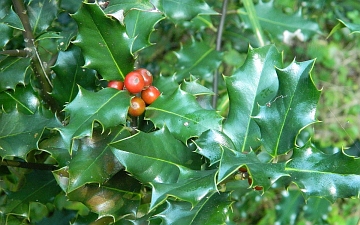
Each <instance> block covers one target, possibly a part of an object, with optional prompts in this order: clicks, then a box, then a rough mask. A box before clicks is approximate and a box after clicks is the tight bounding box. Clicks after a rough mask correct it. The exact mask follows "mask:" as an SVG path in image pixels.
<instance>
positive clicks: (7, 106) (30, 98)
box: [0, 85, 40, 115]
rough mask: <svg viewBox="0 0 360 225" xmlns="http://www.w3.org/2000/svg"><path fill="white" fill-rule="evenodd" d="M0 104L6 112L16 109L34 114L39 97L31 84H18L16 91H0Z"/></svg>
mask: <svg viewBox="0 0 360 225" xmlns="http://www.w3.org/2000/svg"><path fill="white" fill-rule="evenodd" d="M0 105H1V107H2V109H3V110H4V111H6V112H11V111H13V110H18V111H19V112H21V113H24V114H28V115H31V114H34V113H35V112H36V111H37V110H38V108H39V106H40V99H39V98H38V95H37V93H36V92H35V91H34V90H33V88H32V87H31V85H26V86H25V87H22V86H18V87H16V91H12V90H8V91H3V92H1V93H0Z"/></svg>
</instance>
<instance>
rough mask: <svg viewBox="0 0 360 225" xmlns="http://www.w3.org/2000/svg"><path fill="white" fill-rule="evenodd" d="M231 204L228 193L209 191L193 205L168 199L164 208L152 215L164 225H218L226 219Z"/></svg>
mask: <svg viewBox="0 0 360 225" xmlns="http://www.w3.org/2000/svg"><path fill="white" fill-rule="evenodd" d="M230 205H231V201H229V193H217V192H213V193H210V194H209V195H208V196H207V197H206V198H203V199H202V200H201V201H200V202H199V203H198V204H197V205H196V206H195V207H192V205H191V204H189V203H188V202H180V201H173V200H168V201H166V209H165V210H164V211H162V212H161V213H159V214H157V215H155V216H154V218H160V219H161V220H162V223H161V224H164V225H182V224H189V225H218V224H225V221H227V213H226V212H227V210H228V208H229V207H230Z"/></svg>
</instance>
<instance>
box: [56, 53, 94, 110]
mask: <svg viewBox="0 0 360 225" xmlns="http://www.w3.org/2000/svg"><path fill="white" fill-rule="evenodd" d="M82 65H84V59H83V57H82V54H81V50H80V49H79V48H78V47H75V46H71V47H70V48H69V49H68V50H67V51H65V52H62V51H60V52H59V55H58V57H57V61H56V63H55V65H54V66H53V67H52V69H53V71H54V72H55V73H56V76H55V78H54V80H53V84H54V88H53V91H52V96H54V98H55V99H57V100H58V101H59V102H60V104H61V105H65V104H66V103H69V102H71V101H72V100H73V99H74V98H75V96H76V95H77V93H78V86H77V85H80V86H82V87H85V88H86V89H87V90H95V89H96V86H95V71H94V70H90V69H86V68H82Z"/></svg>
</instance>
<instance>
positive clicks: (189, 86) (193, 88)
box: [180, 78, 215, 96]
mask: <svg viewBox="0 0 360 225" xmlns="http://www.w3.org/2000/svg"><path fill="white" fill-rule="evenodd" d="M180 87H181V89H182V90H184V91H186V92H188V93H190V94H192V95H195V96H199V95H214V94H215V93H214V92H213V91H211V90H210V89H208V88H207V87H204V86H202V85H201V84H199V81H198V80H197V79H196V78H194V80H191V81H184V82H182V83H181V85H180Z"/></svg>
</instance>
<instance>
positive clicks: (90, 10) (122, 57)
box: [73, 3, 134, 80]
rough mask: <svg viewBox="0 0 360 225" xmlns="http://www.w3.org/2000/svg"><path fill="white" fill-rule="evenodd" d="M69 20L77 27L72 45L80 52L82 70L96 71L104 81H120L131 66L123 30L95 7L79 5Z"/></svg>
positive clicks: (131, 59) (127, 40) (87, 4)
mask: <svg viewBox="0 0 360 225" xmlns="http://www.w3.org/2000/svg"><path fill="white" fill-rule="evenodd" d="M73 18H74V19H75V20H76V22H77V23H78V25H79V34H78V35H77V37H76V40H75V41H74V43H75V44H76V45H78V46H79V47H80V48H81V49H82V51H83V54H84V57H85V67H87V68H91V69H95V70H97V71H98V72H99V73H100V74H101V76H102V77H103V78H104V79H106V80H122V79H124V77H125V75H126V74H127V73H128V72H130V71H131V70H132V69H133V63H134V59H133V57H132V55H131V53H130V50H131V40H130V38H129V37H128V35H127V34H126V31H125V27H124V26H122V25H121V24H120V22H119V21H117V20H114V19H112V18H110V17H108V16H107V15H106V14H105V13H104V12H103V11H102V10H101V8H100V7H99V6H98V5H97V4H90V3H83V5H82V7H81V8H80V10H79V11H77V12H76V13H75V14H74V15H73Z"/></svg>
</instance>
